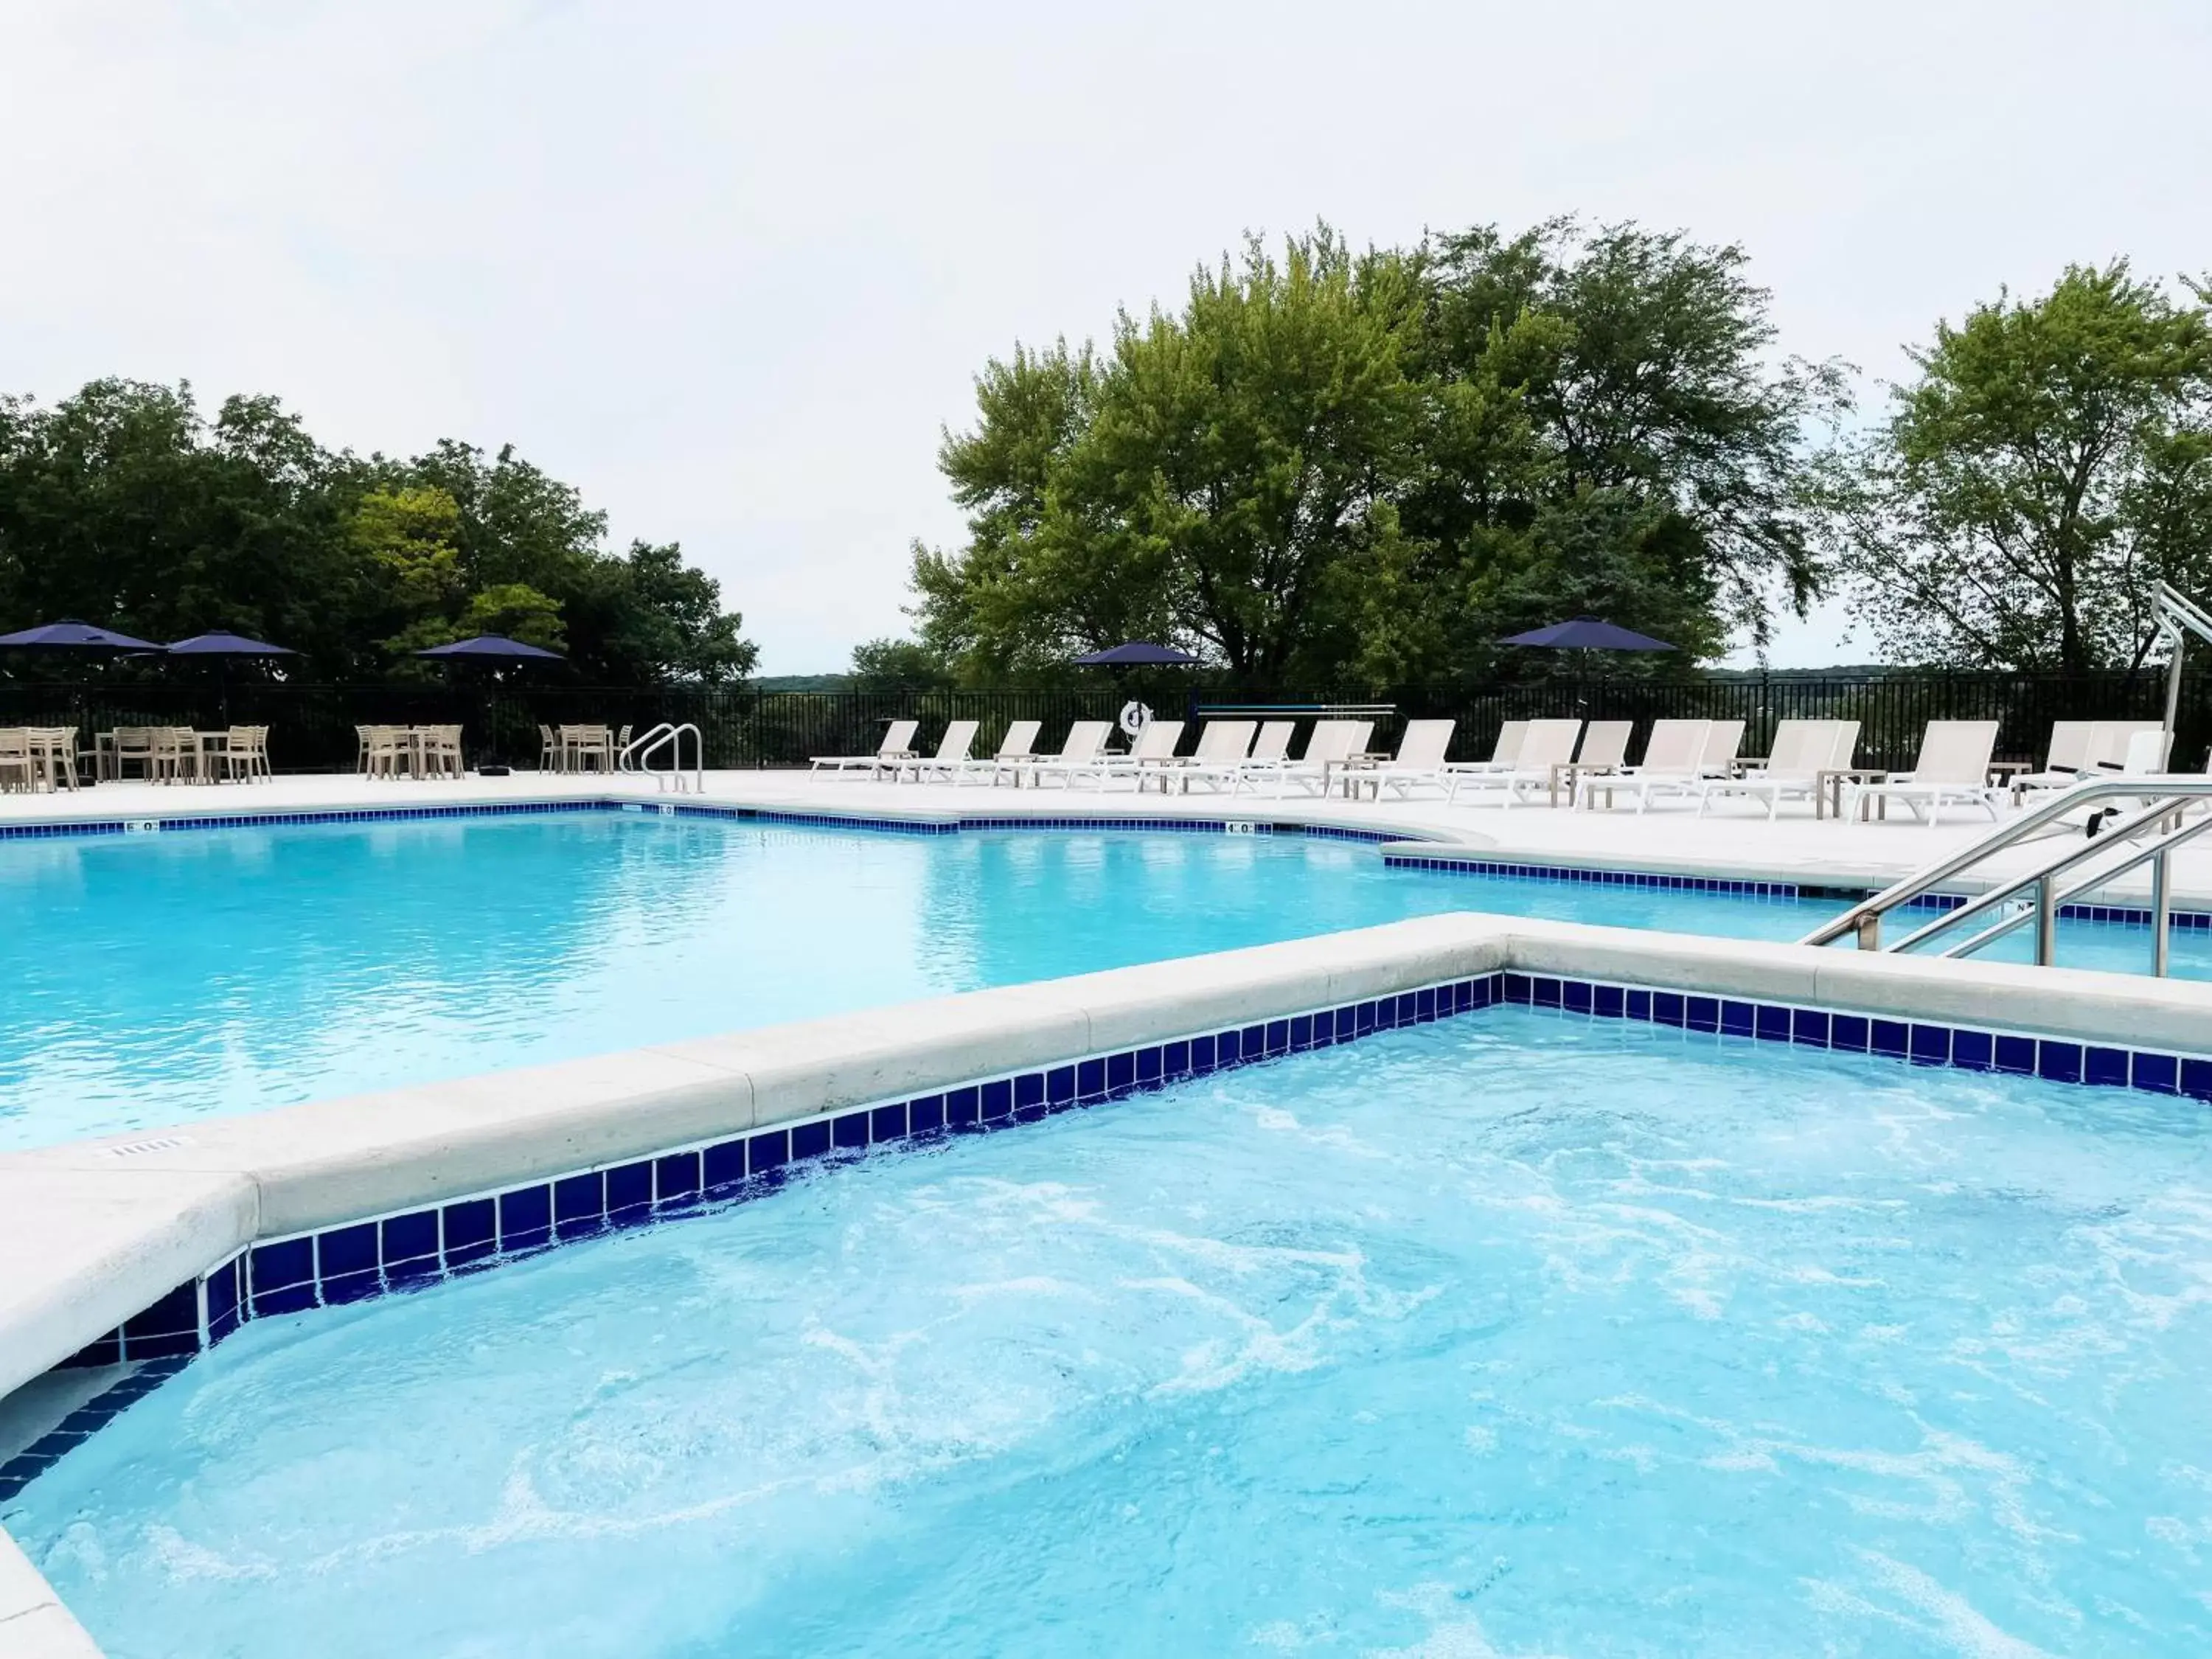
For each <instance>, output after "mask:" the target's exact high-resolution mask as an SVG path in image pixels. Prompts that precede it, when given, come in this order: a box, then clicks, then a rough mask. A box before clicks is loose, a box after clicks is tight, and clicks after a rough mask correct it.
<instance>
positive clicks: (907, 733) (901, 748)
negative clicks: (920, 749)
mask: <svg viewBox="0 0 2212 1659" xmlns="http://www.w3.org/2000/svg"><path fill="white" fill-rule="evenodd" d="M920 730H921V721H920V720H893V721H892V722H891V723H890V725H889V726H885V727H884V740H883V741H882V742H881V743H879V744H877V745H876V752H877V753H878V755H900V754H904V753H905V752H906V751H907V750H909V749H911V748H913V747H914V734H915V732H918V731H920Z"/></svg>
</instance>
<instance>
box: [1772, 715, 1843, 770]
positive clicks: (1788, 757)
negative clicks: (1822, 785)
mask: <svg viewBox="0 0 2212 1659" xmlns="http://www.w3.org/2000/svg"><path fill="white" fill-rule="evenodd" d="M1825 726H1826V722H1825V721H1822V720H1777V721H1776V722H1775V723H1774V741H1773V742H1772V743H1771V744H1767V746H1766V769H1767V770H1768V771H1770V772H1809V771H1810V770H1812V769H1813V768H1814V767H1815V766H1817V765H1819V764H1820V763H1821V762H1822V761H1825V760H1826V759H1827V757H1828V747H1829V744H1831V743H1832V741H1833V739H1832V738H1831V736H1830V735H1829V733H1828V732H1826V730H1825V729H1824V727H1825Z"/></svg>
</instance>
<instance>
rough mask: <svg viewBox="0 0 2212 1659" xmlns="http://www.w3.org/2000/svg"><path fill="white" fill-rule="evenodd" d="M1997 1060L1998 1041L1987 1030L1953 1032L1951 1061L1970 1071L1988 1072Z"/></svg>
mask: <svg viewBox="0 0 2212 1659" xmlns="http://www.w3.org/2000/svg"><path fill="white" fill-rule="evenodd" d="M1951 1063H1952V1064H1953V1065H1954V1066H1959V1067H1960V1068H1962V1069H1964V1070H1966V1071H1969V1072H1986V1071H1988V1070H1989V1069H1990V1066H1993V1065H1994V1064H1996V1041H1995V1040H1994V1039H1993V1038H1992V1037H1991V1036H1990V1034H1989V1033H1988V1032H1987V1031H1954V1032H1952V1033H1951Z"/></svg>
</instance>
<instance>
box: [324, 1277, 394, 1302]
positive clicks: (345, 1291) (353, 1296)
mask: <svg viewBox="0 0 2212 1659" xmlns="http://www.w3.org/2000/svg"><path fill="white" fill-rule="evenodd" d="M383 1294H384V1279H383V1276H382V1275H381V1274H380V1273H374V1272H369V1273H332V1274H331V1275H329V1276H328V1277H326V1278H325V1279H324V1280H323V1305H324V1306H325V1307H326V1308H336V1307H339V1306H341V1305H343V1304H345V1303H348V1302H366V1301H368V1299H369V1297H373V1296H381V1295H383Z"/></svg>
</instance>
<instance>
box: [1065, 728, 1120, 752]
mask: <svg viewBox="0 0 2212 1659" xmlns="http://www.w3.org/2000/svg"><path fill="white" fill-rule="evenodd" d="M1113 729H1114V722H1113V721H1111V720H1078V721H1076V722H1075V724H1074V725H1073V726H1069V727H1068V728H1067V741H1066V743H1063V744H1060V759H1062V760H1095V759H1097V757H1098V751H1099V750H1102V749H1103V748H1104V747H1105V746H1106V734H1107V733H1108V732H1111V731H1112V730H1113Z"/></svg>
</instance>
